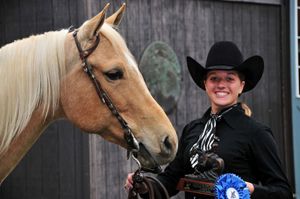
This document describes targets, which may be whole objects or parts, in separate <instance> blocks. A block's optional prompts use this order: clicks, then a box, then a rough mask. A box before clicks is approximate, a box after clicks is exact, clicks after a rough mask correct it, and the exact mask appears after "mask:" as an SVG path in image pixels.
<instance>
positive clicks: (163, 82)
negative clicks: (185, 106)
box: [139, 41, 181, 113]
mask: <svg viewBox="0 0 300 199" xmlns="http://www.w3.org/2000/svg"><path fill="white" fill-rule="evenodd" d="M139 67H140V70H141V73H142V75H143V77H144V79H145V82H146V84H147V86H148V88H149V90H150V92H151V94H152V96H153V97H154V99H155V100H156V101H157V102H158V103H159V104H160V105H161V106H162V107H163V109H164V111H165V112H166V113H170V112H171V111H172V109H173V108H174V107H175V106H176V104H177V101H178V98H179V96H180V89H181V88H180V84H181V66H180V64H179V62H178V59H177V56H176V54H175V52H174V51H173V49H172V48H171V47H170V46H169V45H168V44H166V43H164V42H161V41H156V42H153V43H151V44H150V45H149V46H148V47H147V48H146V50H145V51H144V53H143V56H142V58H141V60H140V64H139Z"/></svg>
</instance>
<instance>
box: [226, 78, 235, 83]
mask: <svg viewBox="0 0 300 199" xmlns="http://www.w3.org/2000/svg"><path fill="white" fill-rule="evenodd" d="M226 81H228V82H232V81H234V78H233V77H227V78H226Z"/></svg>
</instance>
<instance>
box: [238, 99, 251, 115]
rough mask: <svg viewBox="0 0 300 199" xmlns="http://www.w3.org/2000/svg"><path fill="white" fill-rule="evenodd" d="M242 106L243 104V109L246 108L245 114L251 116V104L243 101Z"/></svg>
mask: <svg viewBox="0 0 300 199" xmlns="http://www.w3.org/2000/svg"><path fill="white" fill-rule="evenodd" d="M241 106H242V109H244V111H245V114H246V115H247V116H249V117H251V115H252V111H251V109H250V108H249V106H248V105H247V104H246V103H244V102H241Z"/></svg>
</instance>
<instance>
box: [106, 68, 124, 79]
mask: <svg viewBox="0 0 300 199" xmlns="http://www.w3.org/2000/svg"><path fill="white" fill-rule="evenodd" d="M105 75H106V76H107V77H108V79H109V80H118V79H122V78H123V71H121V70H111V71H108V72H106V73H105Z"/></svg>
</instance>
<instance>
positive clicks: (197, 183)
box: [177, 177, 215, 196]
mask: <svg viewBox="0 0 300 199" xmlns="http://www.w3.org/2000/svg"><path fill="white" fill-rule="evenodd" d="M177 190H180V191H185V192H191V193H194V194H198V195H206V196H215V183H214V182H211V181H203V180H199V179H193V178H188V177H185V178H180V180H179V182H178V184H177Z"/></svg>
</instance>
